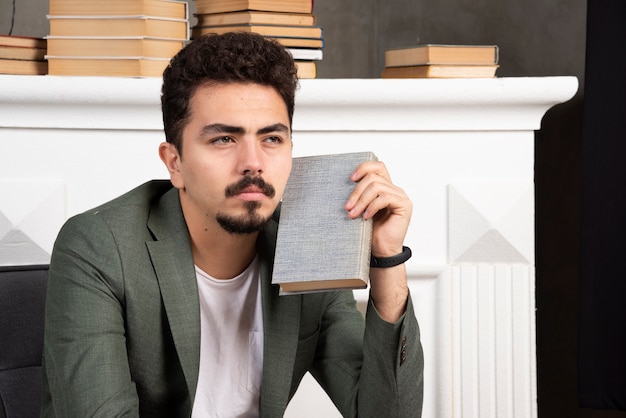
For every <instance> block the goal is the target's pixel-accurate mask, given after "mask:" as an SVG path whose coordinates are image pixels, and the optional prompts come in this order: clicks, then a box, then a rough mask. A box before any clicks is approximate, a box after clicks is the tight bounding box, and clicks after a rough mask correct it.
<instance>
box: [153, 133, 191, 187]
mask: <svg viewBox="0 0 626 418" xmlns="http://www.w3.org/2000/svg"><path fill="white" fill-rule="evenodd" d="M159 157H160V158H161V161H163V164H165V167H166V168H167V171H168V172H169V173H170V181H171V182H172V184H173V185H174V187H176V188H177V189H182V188H183V187H184V186H185V184H184V181H183V176H182V173H181V169H180V163H181V158H180V154H179V153H178V150H177V149H176V147H175V146H174V145H173V144H171V143H169V142H162V143H161V144H160V145H159Z"/></svg>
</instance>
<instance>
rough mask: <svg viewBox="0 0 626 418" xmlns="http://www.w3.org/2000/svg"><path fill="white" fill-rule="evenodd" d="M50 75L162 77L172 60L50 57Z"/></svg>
mask: <svg viewBox="0 0 626 418" xmlns="http://www.w3.org/2000/svg"><path fill="white" fill-rule="evenodd" d="M47 58H48V66H49V69H48V72H49V74H50V75H67V76H106V77H161V76H162V75H163V71H164V70H165V68H166V67H167V66H168V64H169V62H170V60H169V59H164V58H142V57H56V56H48V57H47Z"/></svg>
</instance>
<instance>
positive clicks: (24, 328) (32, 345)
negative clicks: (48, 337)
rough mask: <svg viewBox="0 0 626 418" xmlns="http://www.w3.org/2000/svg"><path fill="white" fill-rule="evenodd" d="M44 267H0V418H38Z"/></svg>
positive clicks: (40, 383)
mask: <svg viewBox="0 0 626 418" xmlns="http://www.w3.org/2000/svg"><path fill="white" fill-rule="evenodd" d="M47 280H48V266H9V267H3V266H0V418H14V417H15V418H18V417H19V418H29V417H38V416H39V413H40V412H39V410H40V407H41V395H42V370H41V354H42V349H43V330H44V311H45V300H46V285H47Z"/></svg>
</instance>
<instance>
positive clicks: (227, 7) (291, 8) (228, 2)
mask: <svg viewBox="0 0 626 418" xmlns="http://www.w3.org/2000/svg"><path fill="white" fill-rule="evenodd" d="M243 10H260V11H267V12H285V13H313V0H196V13H198V14H208V13H224V12H238V11H243Z"/></svg>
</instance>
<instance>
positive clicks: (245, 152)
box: [238, 143, 263, 175]
mask: <svg viewBox="0 0 626 418" xmlns="http://www.w3.org/2000/svg"><path fill="white" fill-rule="evenodd" d="M239 150H240V153H239V168H238V171H239V172H240V173H241V174H244V175H261V174H263V158H262V155H261V150H260V149H259V147H258V145H257V144H256V143H245V144H241V146H240V149H239Z"/></svg>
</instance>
